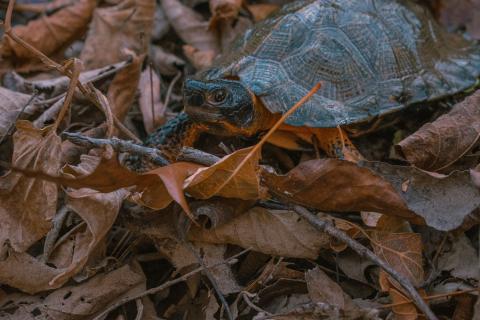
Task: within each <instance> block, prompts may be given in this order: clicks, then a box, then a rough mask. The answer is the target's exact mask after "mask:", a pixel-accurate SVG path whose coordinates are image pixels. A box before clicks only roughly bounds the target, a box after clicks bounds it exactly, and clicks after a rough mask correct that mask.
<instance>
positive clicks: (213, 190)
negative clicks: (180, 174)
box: [185, 148, 262, 200]
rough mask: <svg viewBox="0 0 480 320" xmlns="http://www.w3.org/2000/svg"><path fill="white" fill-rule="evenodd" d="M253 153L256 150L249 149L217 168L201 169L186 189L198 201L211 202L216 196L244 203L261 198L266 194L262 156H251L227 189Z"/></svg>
mask: <svg viewBox="0 0 480 320" xmlns="http://www.w3.org/2000/svg"><path fill="white" fill-rule="evenodd" d="M251 150H252V148H245V149H241V150H238V151H235V152H234V153H232V154H230V155H228V156H225V157H224V158H222V159H221V160H220V161H218V162H217V163H215V164H214V165H212V166H210V167H208V168H202V169H199V170H198V171H197V172H196V173H195V174H194V175H192V176H191V177H189V178H188V180H186V181H185V190H186V191H187V192H188V193H189V194H191V195H192V196H193V197H195V198H197V199H208V198H211V197H213V196H221V197H226V198H238V199H244V200H250V199H258V198H260V197H261V196H262V195H261V190H260V181H259V177H258V174H257V172H258V161H259V158H260V154H259V153H256V154H255V155H254V156H253V157H251V158H250V159H249V160H248V162H247V163H246V164H245V165H244V166H243V167H242V169H241V170H240V172H238V173H237V174H236V175H235V176H234V177H233V178H232V179H231V180H230V182H228V183H227V184H226V185H225V186H223V183H224V182H225V181H226V180H227V178H228V177H230V176H231V175H232V173H233V172H234V171H235V169H237V167H238V165H239V164H240V163H241V162H242V161H243V159H244V158H245V157H246V155H247V154H249V152H250V151H251ZM222 186H223V187H222Z"/></svg>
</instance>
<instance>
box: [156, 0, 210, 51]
mask: <svg viewBox="0 0 480 320" xmlns="http://www.w3.org/2000/svg"><path fill="white" fill-rule="evenodd" d="M162 8H163V10H164V12H165V15H166V16H167V18H168V21H170V24H171V25H172V27H173V28H174V29H175V32H176V33H177V34H178V36H179V37H180V38H181V39H182V40H183V41H184V42H185V43H186V44H189V45H191V46H193V47H194V48H196V49H198V50H201V51H213V52H214V53H215V54H217V53H218V52H219V49H218V44H217V39H216V38H215V35H214V34H213V32H211V31H209V30H208V22H207V21H206V20H204V19H203V17H202V16H201V15H200V14H198V13H196V12H195V11H193V10H192V9H190V8H189V7H187V6H185V5H183V4H182V3H181V2H180V1H178V0H162Z"/></svg>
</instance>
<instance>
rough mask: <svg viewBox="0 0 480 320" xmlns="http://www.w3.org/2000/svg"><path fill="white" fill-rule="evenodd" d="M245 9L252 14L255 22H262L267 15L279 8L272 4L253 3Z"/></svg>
mask: <svg viewBox="0 0 480 320" xmlns="http://www.w3.org/2000/svg"><path fill="white" fill-rule="evenodd" d="M247 7H248V11H250V12H251V13H252V15H253V19H254V20H255V22H258V21H262V20H263V19H265V18H266V17H268V15H269V14H271V13H272V12H274V11H275V10H277V9H278V8H279V6H278V5H276V4H273V3H255V4H250V5H248V6H247Z"/></svg>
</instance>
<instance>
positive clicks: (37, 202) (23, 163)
mask: <svg viewBox="0 0 480 320" xmlns="http://www.w3.org/2000/svg"><path fill="white" fill-rule="evenodd" d="M13 143H14V152H13V158H12V165H13V166H15V167H18V168H23V169H27V170H35V171H42V172H45V173H48V174H51V175H56V174H57V173H58V171H59V170H60V159H61V157H59V154H60V152H61V140H60V138H59V137H58V136H57V134H56V133H55V132H54V131H52V128H51V127H48V128H45V129H41V130H40V129H36V128H33V126H32V124H31V123H30V122H28V121H19V122H18V123H17V132H16V133H15V134H14V136H13ZM56 206H57V185H56V184H54V183H52V182H48V181H44V180H42V179H38V178H27V177H25V176H23V175H21V174H19V173H13V172H8V173H7V174H5V175H4V176H2V177H0V217H1V221H2V222H1V232H0V244H1V247H2V248H3V250H5V249H7V248H8V247H11V248H13V250H14V251H17V252H23V251H25V250H27V249H28V248H29V247H30V246H31V245H32V244H33V243H35V242H36V241H37V240H39V239H40V238H42V237H43V236H44V235H45V234H46V233H47V232H48V230H49V229H50V227H51V220H52V217H53V215H54V214H55V211H56V209H57V208H56ZM7 243H8V244H7Z"/></svg>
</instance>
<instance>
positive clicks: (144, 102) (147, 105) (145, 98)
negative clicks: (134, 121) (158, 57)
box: [138, 66, 165, 133]
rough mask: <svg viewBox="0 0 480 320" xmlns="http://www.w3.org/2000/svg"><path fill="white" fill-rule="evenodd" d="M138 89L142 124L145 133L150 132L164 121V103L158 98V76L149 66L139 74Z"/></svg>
mask: <svg viewBox="0 0 480 320" xmlns="http://www.w3.org/2000/svg"><path fill="white" fill-rule="evenodd" d="M138 90H139V91H140V98H139V106H140V111H141V112H142V119H143V125H144V127H145V131H146V132H147V133H152V132H153V131H155V129H156V128H157V127H159V126H160V125H161V124H163V123H164V122H165V105H164V104H163V103H162V101H161V100H160V78H159V77H158V75H157V73H156V72H155V70H153V69H152V68H151V67H150V66H148V67H147V68H145V70H144V71H143V72H142V74H141V75H140V81H139V82H138Z"/></svg>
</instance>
